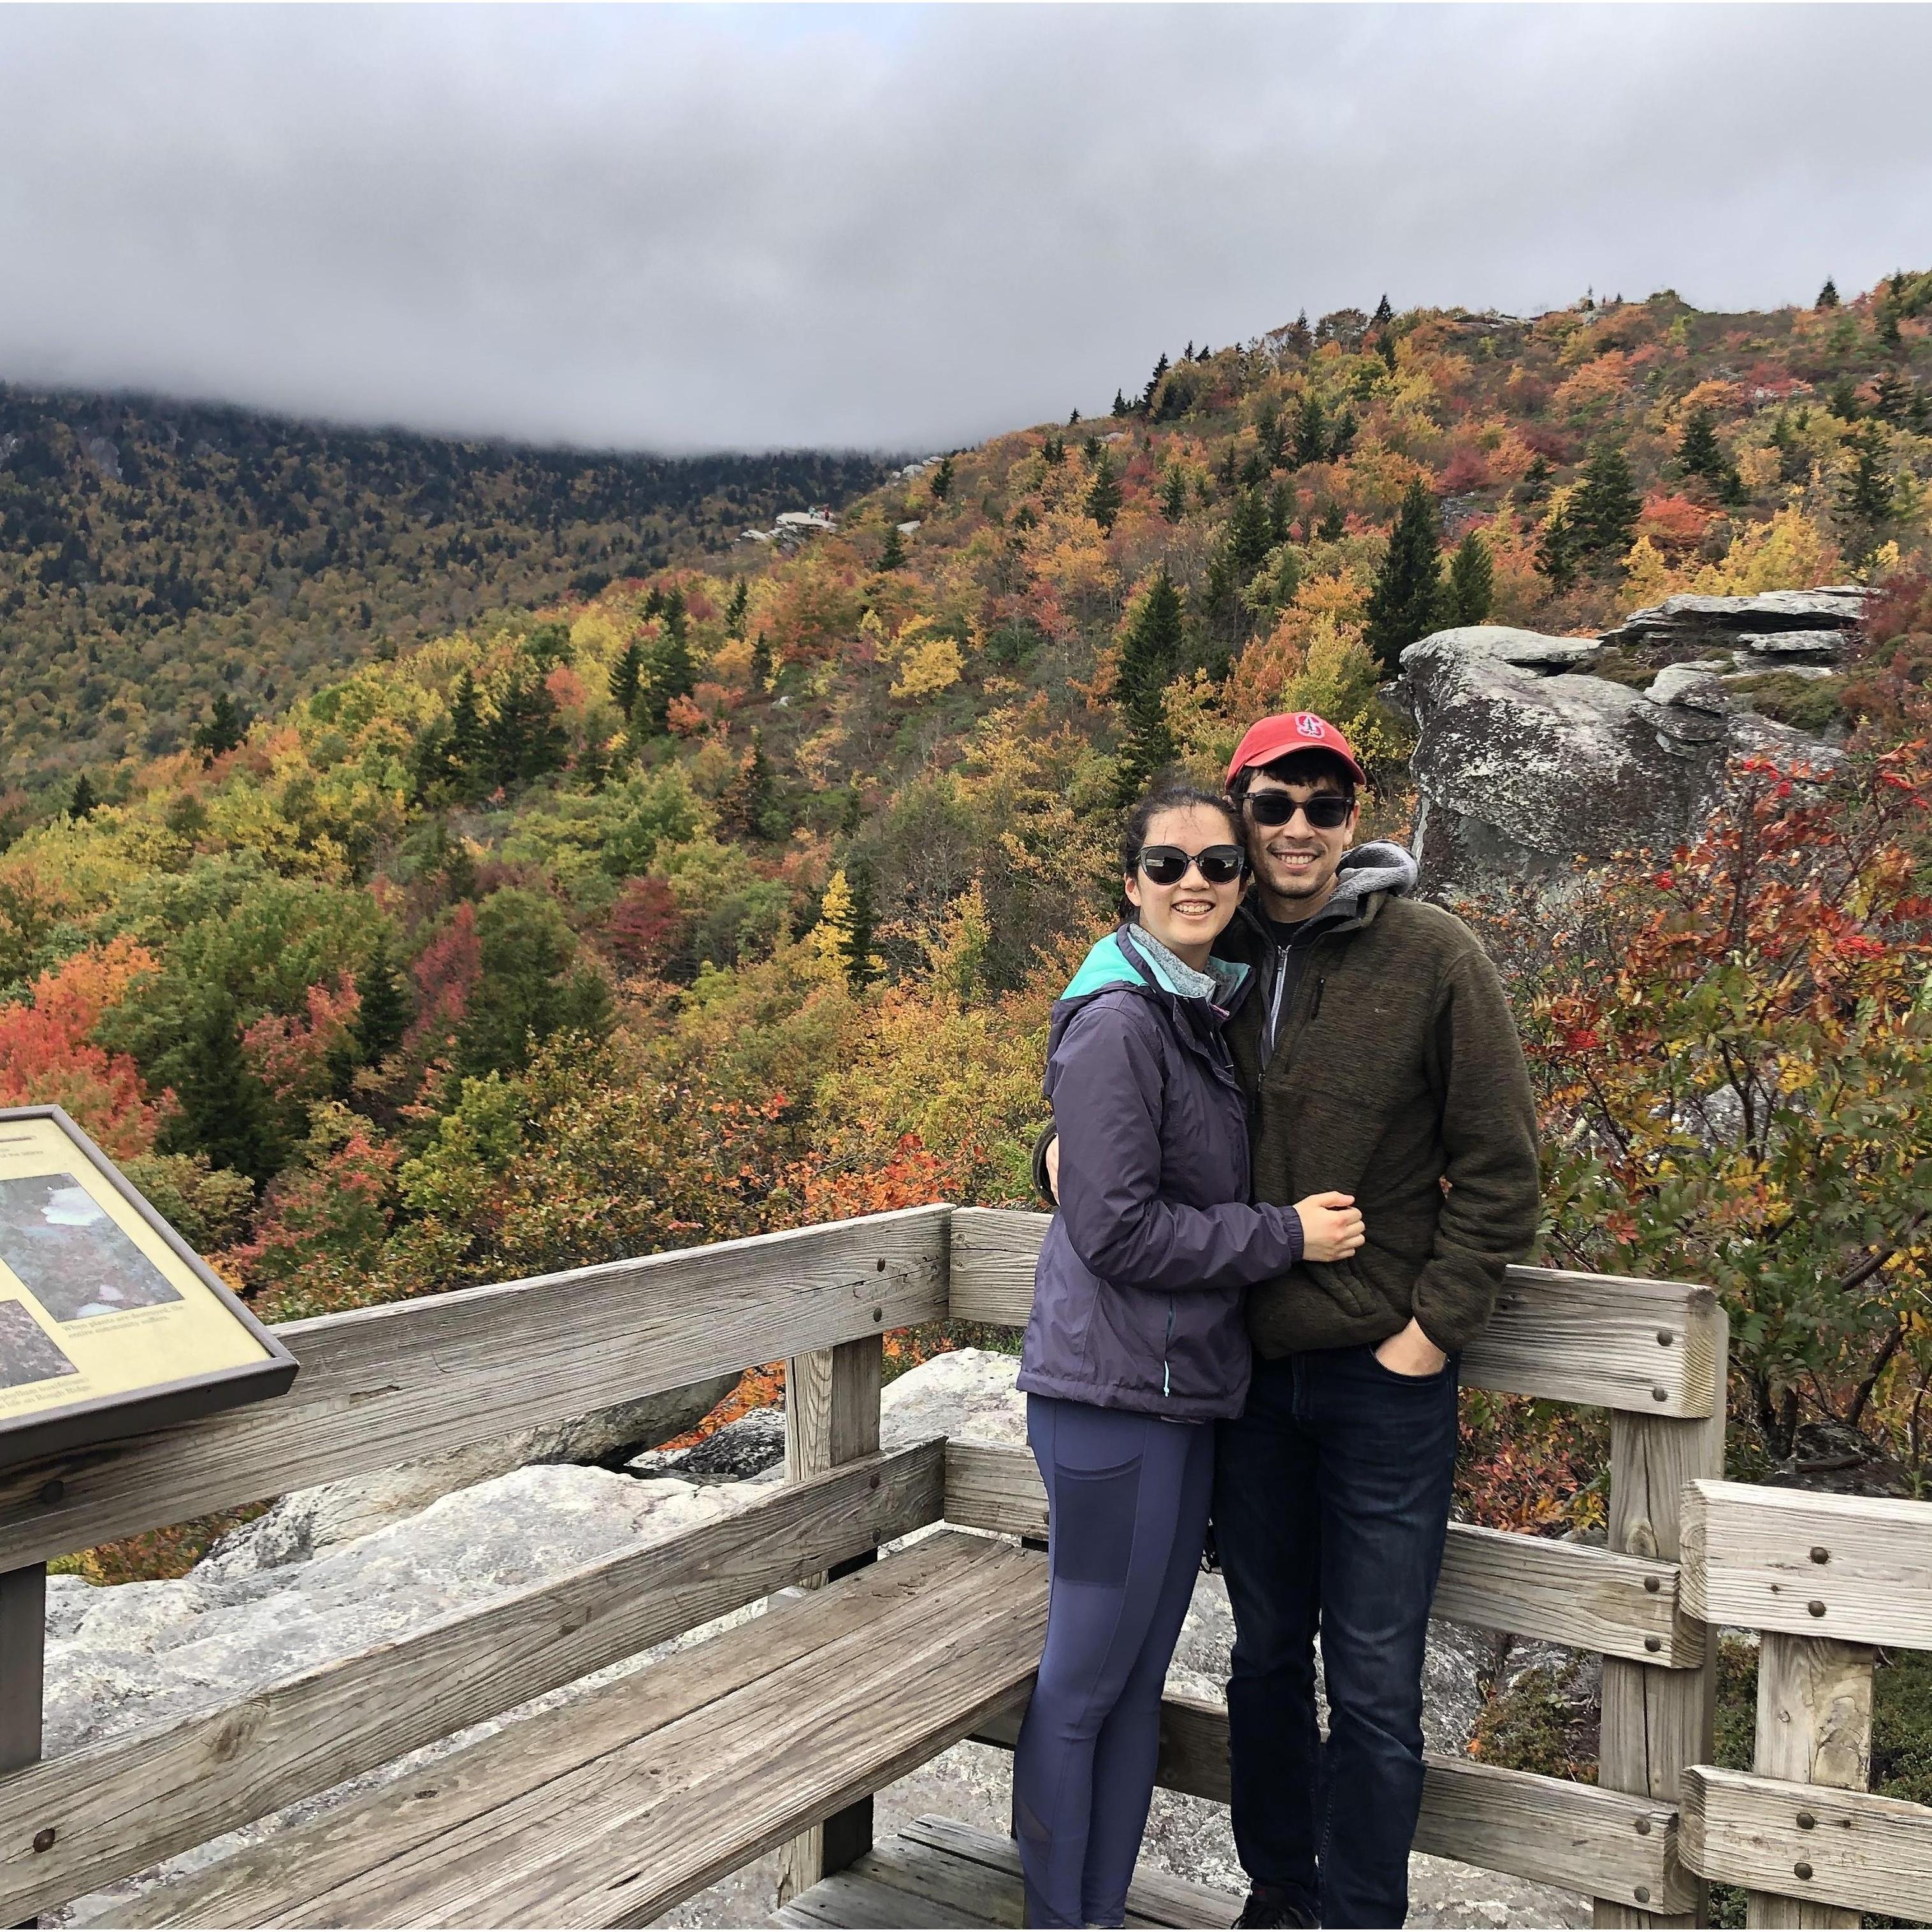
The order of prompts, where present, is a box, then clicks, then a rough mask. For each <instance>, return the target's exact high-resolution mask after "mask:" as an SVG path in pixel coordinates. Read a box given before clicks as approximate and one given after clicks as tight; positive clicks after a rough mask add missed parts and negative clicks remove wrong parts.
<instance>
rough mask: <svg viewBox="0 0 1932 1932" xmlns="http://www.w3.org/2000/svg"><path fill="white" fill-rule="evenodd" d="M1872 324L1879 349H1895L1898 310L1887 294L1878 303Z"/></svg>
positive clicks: (1897, 335)
mask: <svg viewBox="0 0 1932 1932" xmlns="http://www.w3.org/2000/svg"><path fill="white" fill-rule="evenodd" d="M1872 326H1873V329H1874V330H1875V331H1876V333H1877V336H1878V341H1879V347H1880V348H1881V349H1896V348H1897V347H1898V346H1899V334H1898V310H1897V306H1896V305H1894V303H1893V302H1892V300H1891V297H1890V296H1887V297H1886V298H1885V300H1884V301H1882V302H1880V303H1879V305H1878V309H1877V313H1876V314H1875V315H1874V316H1873V318H1872Z"/></svg>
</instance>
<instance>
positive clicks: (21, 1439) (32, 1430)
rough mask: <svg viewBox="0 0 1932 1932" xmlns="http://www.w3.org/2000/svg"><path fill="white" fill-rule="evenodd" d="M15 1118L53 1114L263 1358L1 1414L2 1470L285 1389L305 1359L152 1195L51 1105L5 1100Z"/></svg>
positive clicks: (2, 1117)
mask: <svg viewBox="0 0 1932 1932" xmlns="http://www.w3.org/2000/svg"><path fill="white" fill-rule="evenodd" d="M13 1121H52V1123H53V1124H54V1125H55V1127H56V1128H58V1130H59V1131H60V1132H61V1133H62V1134H64V1135H65V1136H66V1137H67V1139H68V1140H69V1141H71V1142H72V1143H73V1145H74V1151H75V1152H76V1154H77V1155H79V1156H80V1157H83V1158H84V1159H85V1160H86V1161H87V1162H88V1163H89V1165H90V1166H92V1169H93V1170H94V1172H95V1174H96V1175H98V1176H99V1178H101V1179H102V1180H104V1181H106V1182H107V1184H108V1185H109V1186H110V1187H112V1188H113V1190H114V1192H115V1193H116V1194H118V1196H120V1198H121V1200H122V1201H123V1202H125V1203H126V1204H127V1206H128V1207H130V1208H132V1209H133V1211H134V1212H135V1213H136V1214H138V1215H139V1217H141V1219H142V1221H144V1222H145V1223H146V1224H147V1226H148V1228H149V1229H151V1231H152V1232H154V1234H155V1235H157V1237H158V1238H160V1241H162V1242H163V1244H164V1245H165V1246H166V1247H167V1248H168V1249H169V1251H170V1252H171V1253H172V1255H173V1256H174V1257H175V1259H176V1260H177V1261H178V1262H181V1265H183V1266H184V1268H187V1270H188V1271H189V1272H190V1274H192V1275H193V1277H195V1279H196V1280H197V1281H198V1282H199V1283H200V1284H201V1286H202V1287H204V1288H205V1289H207V1290H208V1292H209V1293H210V1294H211V1295H212V1296H213V1297H214V1299H215V1301H217V1303H218V1304H219V1305H220V1307H221V1309H222V1310H223V1312H224V1313H226V1315H227V1316H229V1318H230V1319H232V1320H233V1321H234V1322H237V1323H239V1325H241V1327H242V1328H243V1329H244V1330H245V1331H246V1332H247V1334H248V1336H249V1337H250V1338H251V1340H253V1341H254V1342H255V1343H257V1346H259V1347H260V1349H262V1351H263V1358H262V1360H261V1361H259V1362H245V1363H242V1364H239V1365H237V1366H236V1367H229V1368H224V1369H213V1370H209V1371H208V1373H206V1374H205V1375H195V1376H181V1377H178V1378H177V1379H175V1380H174V1381H172V1382H157V1383H155V1384H154V1385H152V1386H151V1387H149V1388H139V1389H135V1390H132V1391H126V1392H124V1393H122V1394H116V1395H104V1396H92V1397H87V1398H86V1400H82V1401H80V1402H74V1403H68V1404H66V1405H65V1406H62V1407H60V1408H58V1409H47V1410H43V1411H42V1412H40V1413H38V1414H36V1415H25V1416H21V1417H19V1418H14V1419H13V1420H10V1421H9V1420H7V1419H5V1418H0V1470H5V1469H13V1468H16V1467H17V1466H20V1465H21V1464H23V1463H37V1462H40V1461H41V1460H44V1459H46V1458H47V1457H52V1456H58V1455H60V1454H64V1453H65V1452H68V1451H72V1450H75V1449H80V1448H88V1447H90V1446H92V1445H94V1444H95V1443H98V1442H118V1441H119V1440H121V1439H124V1438H125V1437H127V1436H145V1435H148V1434H149V1433H151V1432H153V1431H154V1430H160V1429H166V1428H170V1427H173V1426H174V1425H175V1424H178V1423H184V1422H193V1421H198V1420H199V1418H202V1416H205V1415H217V1414H218V1413H220V1412H221V1411H222V1410H223V1409H236V1408H239V1407H241V1406H242V1405H243V1404H244V1403H252V1402H260V1401H263V1400H266V1399H268V1398H269V1397H273V1396H278V1395H281V1394H283V1393H284V1391H286V1390H287V1388H288V1387H289V1385H290V1383H291V1382H293V1381H294V1380H295V1379H296V1371H297V1370H298V1369H299V1367H300V1366H301V1365H300V1364H299V1363H298V1362H297V1361H296V1358H295V1357H294V1356H293V1355H290V1353H289V1352H288V1350H287V1349H286V1348H284V1346H282V1344H281V1342H280V1341H279V1340H278V1339H277V1337H276V1336H275V1332H274V1331H273V1330H272V1329H270V1328H268V1327H267V1326H266V1325H265V1324H264V1323H263V1322H261V1321H260V1320H259V1319H257V1317H256V1316H255V1314H254V1311H253V1310H251V1309H250V1308H249V1307H248V1304H246V1303H245V1302H244V1301H242V1299H241V1298H240V1297H239V1295H236V1293H235V1292H234V1291H233V1289H231V1288H229V1286H228V1284H227V1283H226V1282H224V1281H223V1280H222V1279H221V1277H220V1276H219V1275H217V1274H216V1273H215V1272H214V1270H213V1269H212V1268H210V1267H209V1266H208V1264H207V1263H206V1262H205V1261H203V1260H202V1258H201V1257H200V1256H199V1255H198V1254H196V1253H195V1251H194V1250H193V1249H192V1248H191V1247H189V1246H188V1244H187V1242H185V1241H183V1240H182V1239H181V1236H180V1235H178V1234H176V1233H175V1231H174V1229H172V1228H171V1227H170V1226H169V1225H168V1223H166V1221H165V1220H163V1219H162V1217H161V1216H160V1214H159V1213H158V1212H157V1210H156V1209H155V1208H154V1206H153V1205H152V1204H151V1202H148V1199H147V1198H146V1197H145V1196H144V1195H142V1193H140V1192H139V1190H138V1189H136V1187H134V1185H133V1183H132V1182H130V1181H129V1180H128V1179H127V1176H126V1175H124V1174H123V1173H122V1172H121V1170H120V1169H118V1167H116V1166H115V1164H114V1163H113V1162H112V1161H111V1160H109V1159H108V1157H107V1155H106V1154H103V1153H102V1152H101V1149H100V1148H98V1147H97V1146H96V1145H95V1144H94V1142H92V1140H91V1139H89V1137H88V1136H87V1135H86V1134H85V1133H83V1132H82V1130H81V1129H80V1127H78V1126H77V1124H75V1123H74V1121H73V1120H72V1119H71V1118H70V1117H69V1115H68V1113H67V1112H66V1110H65V1109H64V1108H62V1107H58V1106H37V1107H4V1108H0V1127H4V1126H5V1125H6V1124H8V1123H10V1122H13Z"/></svg>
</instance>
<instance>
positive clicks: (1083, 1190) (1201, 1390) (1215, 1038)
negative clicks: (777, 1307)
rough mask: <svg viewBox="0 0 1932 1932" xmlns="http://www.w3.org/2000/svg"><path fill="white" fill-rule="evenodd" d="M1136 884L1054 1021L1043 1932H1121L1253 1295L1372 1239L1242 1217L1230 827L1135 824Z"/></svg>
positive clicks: (1162, 818) (1241, 1371)
mask: <svg viewBox="0 0 1932 1932" xmlns="http://www.w3.org/2000/svg"><path fill="white" fill-rule="evenodd" d="M1121 871H1122V874H1123V875H1124V881H1125V885H1126V890H1127V899H1128V901H1129V902H1130V905H1131V906H1132V907H1133V912H1134V914H1135V916H1134V918H1133V920H1132V921H1131V922H1130V923H1129V924H1127V925H1125V926H1122V927H1121V929H1119V931H1118V932H1115V933H1113V934H1112V935H1109V937H1108V938H1106V939H1103V940H1102V941H1100V944H1098V945H1097V946H1096V947H1094V950H1093V951H1092V952H1091V953H1089V954H1088V956H1087V960H1086V963H1085V965H1083V966H1082V968H1081V969H1080V971H1079V972H1078V973H1077V974H1075V976H1074V978H1073V983H1072V985H1070V986H1069V987H1068V988H1067V991H1066V992H1065V993H1064V994H1063V995H1061V999H1060V1001H1059V1002H1058V1004H1057V1005H1056V1006H1055V1008H1054V1012H1053V1025H1052V1032H1051V1034H1050V1035H1049V1043H1048V1053H1047V1070H1046V1095H1047V1098H1048V1100H1049V1101H1050V1102H1051V1103H1052V1108H1053V1124H1054V1127H1055V1130H1056V1131H1057V1132H1058V1135H1059V1136H1060V1177H1059V1201H1060V1211H1059V1212H1058V1214H1056V1215H1055V1217H1054V1220H1053V1223H1052V1226H1051V1227H1050V1228H1049V1229H1048V1231H1047V1237H1046V1244H1045V1245H1044V1246H1043V1247H1042V1249H1041V1250H1040V1264H1039V1267H1038V1269H1037V1273H1036V1274H1035V1277H1034V1305H1033V1316H1032V1319H1031V1321H1030V1322H1028V1325H1027V1332H1026V1341H1025V1348H1024V1350H1023V1352H1022V1359H1021V1368H1020V1376H1019V1386H1020V1387H1021V1388H1022V1389H1024V1390H1025V1391H1027V1434H1028V1439H1029V1441H1030V1442H1031V1444H1032V1445H1033V1451H1034V1457H1035V1458H1036V1459H1037V1461H1038V1462H1039V1464H1040V1475H1041V1477H1042V1478H1043V1480H1044V1481H1045V1483H1046V1493H1047V1497H1048V1502H1049V1513H1050V1514H1049V1520H1050V1524H1051V1533H1050V1536H1049V1547H1048V1563H1049V1569H1050V1573H1051V1576H1052V1589H1051V1593H1050V1596H1049V1607H1048V1612H1047V1627H1046V1652H1045V1655H1043V1657H1042V1658H1041V1660H1040V1679H1039V1683H1038V1685H1037V1688H1036V1689H1035V1691H1034V1697H1033V1702H1032V1704H1031V1706H1030V1707H1029V1709H1028V1712H1027V1718H1026V1722H1025V1725H1024V1726H1023V1727H1022V1730H1021V1732H1020V1738H1019V1748H1018V1751H1016V1754H1015V1757H1014V1761H1013V1817H1014V1824H1015V1829H1016V1832H1017V1834H1018V1835H1019V1843H1020V1855H1021V1860H1022V1865H1023V1867H1024V1870H1025V1875H1026V1909H1027V1919H1026V1922H1027V1924H1028V1925H1031V1926H1041V1925H1118V1924H1121V1923H1122V1922H1123V1920H1124V1915H1125V1912H1126V1909H1127V1885H1128V1882H1129V1881H1130V1879H1132V1877H1133V1869H1134V1860H1135V1858H1136V1854H1137V1853H1138V1852H1139V1849H1140V1841H1141V1832H1142V1829H1143V1827H1144V1826H1145V1824H1146V1823H1147V1814H1148V1803H1149V1802H1150V1800H1151V1798H1152V1796H1153V1794H1154V1758H1155V1753H1156V1749H1157V1745H1158V1741H1159V1729H1160V1694H1161V1687H1162V1685H1163V1682H1164V1681H1165V1679H1166V1675H1167V1665H1168V1660H1169V1658H1171V1657H1172V1655H1173V1654H1174V1646H1175V1642H1176V1640H1178V1637H1179V1636H1180V1634H1181V1620H1182V1619H1183V1618H1184V1616H1186V1614H1187V1605H1188V1601H1189V1598H1190V1596H1191V1595H1192V1593H1193V1585H1194V1578H1195V1574H1196V1571H1197V1569H1198V1568H1199V1563H1200V1559H1201V1552H1202V1544H1203V1542H1204V1541H1205V1537H1206V1533H1207V1526H1208V1497H1209V1493H1210V1491H1211V1488H1212V1485H1213V1476H1214V1430H1212V1429H1211V1428H1209V1427H1206V1426H1205V1425H1206V1424H1209V1423H1211V1422H1212V1421H1215V1420H1217V1418H1221V1417H1224V1416H1232V1415H1238V1414H1239V1413H1240V1412H1241V1405H1242V1403H1243V1400H1244V1398H1245V1397H1246V1395H1247V1386H1248V1342H1247V1331H1246V1329H1245V1328H1244V1325H1243V1322H1242V1315H1241V1291H1242V1289H1244V1288H1245V1287H1247V1286H1250V1284H1251V1283H1256V1282H1259V1281H1264V1280H1268V1278H1269V1277H1271V1276H1274V1275H1277V1274H1281V1273H1282V1272H1283V1271H1284V1270H1286V1269H1287V1268H1290V1267H1292V1265H1294V1264H1295V1262H1296V1261H1297V1260H1298V1259H1300V1258H1301V1256H1302V1255H1303V1254H1304V1253H1306V1254H1307V1256H1308V1258H1309V1259H1311V1260H1315V1261H1325V1262H1327V1261H1335V1260H1338V1259H1340V1258H1341V1257H1343V1256H1345V1255H1349V1254H1352V1253H1354V1252H1355V1250H1356V1249H1357V1248H1358V1247H1360V1246H1361V1242H1362V1221H1361V1216H1360V1215H1359V1214H1357V1213H1356V1212H1355V1208H1354V1206H1353V1204H1352V1200H1351V1198H1350V1197H1349V1196H1347V1195H1343V1194H1321V1195H1315V1196H1310V1198H1309V1199H1307V1200H1306V1201H1304V1202H1300V1203H1299V1204H1298V1205H1297V1206H1295V1207H1294V1208H1271V1207H1253V1206H1250V1205H1249V1204H1248V1198H1247V1196H1248V1136H1247V1106H1246V1104H1245V1103H1244V1100H1243V1099H1242V1097H1241V1089H1240V1088H1239V1086H1238V1085H1237V1084H1236V1081H1235V1074H1234V1071H1233V1069H1232V1066H1231V1064H1230V1063H1229V1057H1228V1049H1227V1047H1226V1043H1224V1041H1223V1038H1222V1028H1223V1024H1224V1023H1225V1022H1226V1019H1227V1018H1228V1016H1229V1014H1230V1013H1232V1011H1233V1010H1235V1007H1237V1006H1238V1004H1239V1003H1240V1001H1241V999H1242V998H1244V996H1245V995H1246V994H1247V991H1248V986H1247V969H1246V968H1244V967H1241V966H1230V965H1226V964H1225V963H1224V962H1222V961H1220V960H1217V959H1214V957H1213V956H1212V950H1211V949H1212V947H1213V946H1214V941H1215V940H1216V939H1217V938H1219V937H1220V934H1221V932H1223V929H1225V928H1226V926H1227V923H1228V922H1229V919H1232V917H1233V916H1234V915H1235V907H1237V906H1238V904H1240V901H1241V891H1242V887H1243V885H1244V880H1245V876H1246V873H1247V857H1246V854H1245V852H1244V848H1243V846H1242V843H1241V823H1240V820H1239V819H1238V817H1237V816H1236V814H1235V808H1234V806H1233V805H1232V803H1231V802H1229V800H1228V799H1226V798H1224V797H1220V796H1217V795H1216V794H1214V793H1211V792H1206V791H1200V790H1195V789H1194V788H1193V787H1191V786H1186V785H1166V786H1161V787H1157V788H1156V789H1155V790H1153V791H1151V792H1150V793H1148V796H1146V797H1145V798H1144V799H1142V800H1141V802H1140V803H1139V805H1136V807H1135V808H1134V809H1133V811H1132V812H1131V813H1130V814H1129V816H1128V818H1127V825H1126V828H1125V831H1124V835H1123V837H1122V839H1121Z"/></svg>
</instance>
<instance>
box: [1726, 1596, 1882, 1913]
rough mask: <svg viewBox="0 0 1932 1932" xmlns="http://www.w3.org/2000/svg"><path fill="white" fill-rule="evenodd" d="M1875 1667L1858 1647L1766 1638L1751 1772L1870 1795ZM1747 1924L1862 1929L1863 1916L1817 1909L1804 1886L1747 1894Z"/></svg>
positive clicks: (1837, 1908) (1813, 1639)
mask: <svg viewBox="0 0 1932 1932" xmlns="http://www.w3.org/2000/svg"><path fill="white" fill-rule="evenodd" d="M1873 1661H1874V1655H1873V1652H1870V1651H1869V1650H1867V1649H1864V1647H1863V1646H1860V1645H1854V1644H1848V1643H1838V1641H1837V1640H1835V1638H1832V1637H1787V1636H1785V1635H1783V1634H1781V1633H1778V1632H1775V1631H1768V1632H1767V1633H1766V1635H1765V1637H1763V1640H1762V1641H1761V1642H1760V1644H1759V1646H1758V1653H1757V1741H1756V1744H1755V1745H1754V1749H1753V1751H1752V1769H1754V1771H1755V1772H1757V1774H1758V1775H1759V1776H1760V1777H1761V1778H1782V1779H1784V1780H1785V1781H1787V1782H1788V1783H1790V1784H1807V1785H1809V1784H1817V1785H1825V1786H1835V1787H1837V1788H1838V1789H1839V1790H1845V1791H1855V1792H1860V1793H1863V1792H1865V1791H1867V1790H1869V1789H1870V1784H1871V1740H1872V1665H1873ZM1794 1822H1795V1820H1794ZM1795 1862H1796V1861H1794V1863H1795ZM1793 1877H1794V1878H1795V1877H1796V1871H1795V1870H1794V1871H1793ZM1745 1924H1747V1925H1776V1926H1847V1925H1849V1926H1855V1925H1856V1924H1858V1913H1857V1912H1854V1911H1848V1910H1847V1909H1846V1908H1845V1907H1843V1906H1838V1905H1832V1904H1829V1903H1818V1902H1817V1901H1816V1900H1814V1899H1813V1898H1812V1897H1810V1896H1808V1895H1805V1890H1804V1888H1803V1887H1802V1886H1796V1885H1777V1886H1775V1887H1773V1888H1771V1889H1770V1890H1769V1891H1747V1892H1746V1893H1745Z"/></svg>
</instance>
